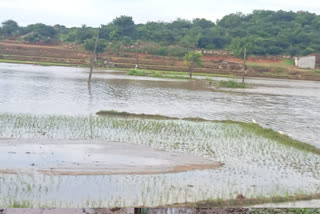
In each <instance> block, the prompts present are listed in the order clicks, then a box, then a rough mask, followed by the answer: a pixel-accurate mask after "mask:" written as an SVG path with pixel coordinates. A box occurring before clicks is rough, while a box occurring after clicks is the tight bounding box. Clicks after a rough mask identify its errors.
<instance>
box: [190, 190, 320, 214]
mask: <svg viewBox="0 0 320 214" xmlns="http://www.w3.org/2000/svg"><path fill="white" fill-rule="evenodd" d="M319 198H320V194H314V195H296V196H287V197H270V198H266V197H263V198H245V199H240V200H239V199H232V200H221V199H214V200H213V199H209V200H206V201H203V202H198V203H190V204H186V206H187V207H243V206H252V205H257V204H266V203H284V202H292V201H302V200H312V199H319ZM299 211H301V209H300V210H299ZM254 213H257V212H254ZM258 213H259V212H258ZM298 213H300V212H298ZM307 213H308V212H307Z"/></svg>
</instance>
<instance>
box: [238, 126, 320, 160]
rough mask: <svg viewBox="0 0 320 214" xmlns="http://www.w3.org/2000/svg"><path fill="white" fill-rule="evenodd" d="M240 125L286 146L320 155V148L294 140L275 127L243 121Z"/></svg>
mask: <svg viewBox="0 0 320 214" xmlns="http://www.w3.org/2000/svg"><path fill="white" fill-rule="evenodd" d="M240 125H241V126H242V128H243V129H245V130H247V131H250V132H253V133H254V134H256V135H258V136H261V137H264V138H267V139H270V140H273V141H276V142H278V143H280V144H283V145H286V146H290V147H294V148H296V149H299V150H302V151H306V152H312V153H314V154H318V155H320V149H318V148H316V147H314V146H312V145H310V144H307V143H303V142H301V141H298V140H294V139H292V138H290V137H289V136H287V135H282V134H280V133H278V132H276V131H274V130H273V129H266V128H262V127H261V126H259V125H258V124H254V123H242V122H241V123H240Z"/></svg>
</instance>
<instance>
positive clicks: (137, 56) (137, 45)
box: [136, 42, 139, 68]
mask: <svg viewBox="0 0 320 214" xmlns="http://www.w3.org/2000/svg"><path fill="white" fill-rule="evenodd" d="M138 47H139V42H137V43H136V68H139V53H138Z"/></svg>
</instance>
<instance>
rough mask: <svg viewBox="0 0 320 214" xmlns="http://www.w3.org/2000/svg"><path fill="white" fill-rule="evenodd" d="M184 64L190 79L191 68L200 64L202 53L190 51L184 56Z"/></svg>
mask: <svg viewBox="0 0 320 214" xmlns="http://www.w3.org/2000/svg"><path fill="white" fill-rule="evenodd" d="M184 64H185V66H187V67H188V70H189V75H190V79H192V73H193V70H194V69H195V68H196V67H197V66H202V54H201V53H199V52H195V51H191V52H189V53H187V54H186V55H185V56H184Z"/></svg>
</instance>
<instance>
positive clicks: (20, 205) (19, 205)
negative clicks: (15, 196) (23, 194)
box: [9, 200, 33, 208]
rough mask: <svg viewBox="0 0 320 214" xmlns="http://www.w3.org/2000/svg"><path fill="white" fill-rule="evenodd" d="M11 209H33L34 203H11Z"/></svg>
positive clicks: (15, 201)
mask: <svg viewBox="0 0 320 214" xmlns="http://www.w3.org/2000/svg"><path fill="white" fill-rule="evenodd" d="M9 207H10V208H32V207H33V206H32V203H31V202H30V201H17V200H14V201H12V202H11V204H10V206H9Z"/></svg>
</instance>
